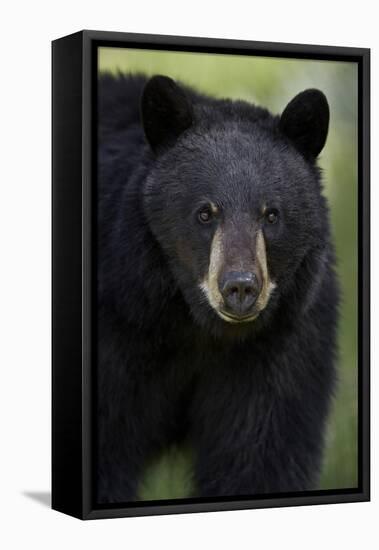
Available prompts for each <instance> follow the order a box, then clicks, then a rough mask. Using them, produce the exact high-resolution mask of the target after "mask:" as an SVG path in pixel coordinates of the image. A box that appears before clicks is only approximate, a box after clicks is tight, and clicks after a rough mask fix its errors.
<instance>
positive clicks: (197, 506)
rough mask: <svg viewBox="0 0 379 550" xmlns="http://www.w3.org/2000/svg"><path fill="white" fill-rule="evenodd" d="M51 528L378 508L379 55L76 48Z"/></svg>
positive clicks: (115, 40)
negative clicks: (374, 273)
mask: <svg viewBox="0 0 379 550" xmlns="http://www.w3.org/2000/svg"><path fill="white" fill-rule="evenodd" d="M52 54H53V69H52V71H53V72H52V74H53V91H52V93H53V151H52V152H53V360H52V362H53V371H52V376H53V385H52V430H53V433H52V506H53V508H54V509H55V510H59V511H61V512H64V513H67V514H70V515H73V516H76V517H78V518H82V519H94V518H106V517H108V518H110V517H120V516H136V515H149V514H171V513H184V512H195V511H216V510H238V509H244V508H262V507H276V506H294V505H306V504H321V503H322V504H325V503H339V502H355V501H365V500H368V499H369V479H370V458H369V433H370V423H369V422H370V418H369V407H370V405H369V403H370V385H369V215H370V210H369V70H370V69H369V59H370V57H369V50H367V49H359V48H345V47H334V46H333V47H330V46H310V45H295V44H275V43H262V42H245V41H234V40H216V39H206V38H187V37H172V36H152V35H139V34H124V33H114V32H98V31H83V32H79V33H76V34H73V35H70V36H66V37H64V38H61V39H58V40H56V41H54V42H53V49H52Z"/></svg>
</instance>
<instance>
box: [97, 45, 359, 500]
mask: <svg viewBox="0 0 379 550" xmlns="http://www.w3.org/2000/svg"><path fill="white" fill-rule="evenodd" d="M98 55H99V71H100V72H105V71H107V72H113V73H115V72H118V71H121V72H123V73H135V72H138V73H141V72H142V73H145V74H147V75H153V74H163V75H167V76H170V77H172V78H174V79H178V80H181V81H183V82H184V83H186V84H189V85H192V86H194V87H195V88H197V89H198V90H199V91H203V92H207V93H209V94H212V95H214V96H215V97H218V98H221V97H229V98H235V99H245V100H247V101H250V102H253V103H256V104H258V105H262V106H264V107H267V108H268V109H270V110H271V111H272V112H273V113H281V112H282V110H283V109H284V107H285V106H286V104H287V103H288V101H290V100H291V99H292V97H293V96H295V95H296V94H297V93H298V92H300V91H302V90H304V89H306V88H319V89H320V90H322V91H323V92H324V93H325V94H326V96H327V98H328V101H329V105H330V110H331V122H330V131H329V136H328V140H327V144H326V147H325V149H324V150H323V151H322V153H321V155H320V158H319V165H320V166H321V167H322V168H323V174H324V192H325V195H326V196H327V198H328V200H329V204H330V207H331V220H332V229H333V234H334V238H335V244H336V249H337V260H338V275H339V280H340V284H341V288H342V305H341V312H340V313H341V314H340V325H339V334H338V343H339V362H338V376H339V383H338V389H337V392H336V398H335V401H334V404H333V410H332V414H331V416H330V421H329V425H328V434H327V443H326V452H325V458H324V465H323V471H322V476H321V479H320V488H321V489H336V488H352V487H356V486H357V186H358V182H357V105H358V104H357V93H358V92H357V82H358V79H357V74H358V72H357V64H355V63H349V62H335V61H311V60H305V61H304V60H297V59H284V58H269V57H247V56H229V55H228V56H226V55H217V54H212V55H209V54H198V53H196V54H194V53H183V52H161V51H151V50H135V49H133V50H132V49H124V48H100V49H99V54H98ZM192 463H193V461H192V457H191V451H190V450H189V449H176V448H172V449H168V450H167V453H165V455H164V456H162V457H161V458H160V459H158V460H157V461H156V462H155V463H153V464H151V465H149V466H148V468H147V471H146V475H145V477H144V480H143V482H142V483H141V487H140V498H141V499H144V500H155V499H162V498H181V497H187V496H189V495H190V494H191V467H192Z"/></svg>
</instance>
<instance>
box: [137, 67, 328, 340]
mask: <svg viewBox="0 0 379 550" xmlns="http://www.w3.org/2000/svg"><path fill="white" fill-rule="evenodd" d="M141 110H142V121H143V126H144V131H145V135H146V138H147V141H148V142H149V144H150V147H151V149H152V152H153V154H154V156H155V161H154V162H153V163H152V168H151V170H150V173H149V175H148V177H147V178H146V181H145V185H144V189H143V203H144V208H145V212H146V217H147V220H148V223H149V226H150V229H151V231H152V233H153V234H154V235H155V238H156V239H157V241H158V243H159V244H160V246H161V248H162V250H163V251H164V253H165V255H166V258H167V260H168V264H169V266H170V269H171V271H172V273H173V275H174V277H173V279H174V280H175V281H176V282H177V285H178V287H179V289H180V291H181V293H182V295H183V296H184V298H185V300H186V302H187V304H188V306H189V308H190V310H191V313H192V315H193V317H194V319H195V320H196V321H197V322H198V323H199V324H200V325H201V326H203V327H205V328H208V329H210V330H211V331H213V332H215V333H218V334H220V333H221V334H222V335H225V334H226V333H228V332H229V333H230V334H238V335H239V336H241V335H242V334H248V333H249V332H251V330H256V329H259V328H260V327H262V326H264V324H265V323H266V322H267V321H268V320H269V318H270V317H271V316H272V315H273V314H274V312H275V309H276V308H277V307H278V304H279V303H280V301H281V299H282V298H283V297H285V296H286V295H287V294H289V293H290V291H291V289H292V288H293V286H294V285H295V286H296V285H299V281H300V277H299V276H298V271H299V269H300V267H301V266H303V265H304V262H306V261H307V258H308V257H311V255H312V254H314V253H315V251H318V252H319V253H320V254H321V253H322V250H323V249H324V248H325V246H326V244H327V242H328V239H329V235H328V231H326V229H325V228H326V227H328V220H327V208H326V204H325V201H324V198H323V197H322V194H321V185H320V173H319V170H318V168H317V166H316V165H315V160H316V157H317V155H318V154H319V152H320V151H321V149H322V147H323V146H324V143H325V140H326V137H327V132H328V122H329V108H328V104H327V101H326V98H325V96H324V95H323V94H322V93H321V92H319V91H317V90H307V91H305V92H302V93H301V94H299V95H298V96H296V97H295V98H294V99H293V100H292V101H291V102H290V103H289V104H288V105H287V107H286V109H285V110H284V112H283V114H282V116H281V117H274V116H272V115H270V113H269V112H268V111H266V110H264V109H259V108H257V107H254V106H252V105H249V104H248V103H245V102H230V101H223V100H220V101H218V102H217V101H214V100H212V102H209V103H207V101H197V98H196V96H192V97H191V95H190V94H189V93H188V92H186V90H185V89H184V88H181V87H179V86H178V85H176V84H175V83H174V82H173V81H172V80H171V79H168V78H167V77H159V76H158V77H153V78H152V79H150V81H149V82H148V83H147V84H146V86H145V89H144V93H143V97H142V105H141ZM308 268H309V267H308Z"/></svg>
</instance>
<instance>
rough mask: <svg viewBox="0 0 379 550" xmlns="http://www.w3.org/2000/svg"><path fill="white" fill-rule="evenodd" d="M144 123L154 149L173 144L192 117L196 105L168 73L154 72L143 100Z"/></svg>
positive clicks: (147, 137) (146, 87) (189, 124)
mask: <svg viewBox="0 0 379 550" xmlns="http://www.w3.org/2000/svg"><path fill="white" fill-rule="evenodd" d="M141 114H142V124H143V128H144V131H145V135H146V139H147V141H148V142H149V144H150V146H151V148H152V149H153V151H155V152H157V151H158V150H159V149H160V148H162V147H165V146H167V145H170V144H172V143H173V142H175V140H176V139H177V138H178V137H179V136H180V134H181V133H182V132H184V130H186V129H187V128H189V127H190V126H191V124H192V121H193V109H192V104H191V102H190V100H189V99H188V98H187V96H186V94H185V92H184V91H183V90H182V88H180V87H179V86H178V85H177V84H176V83H175V82H174V81H173V80H172V79H171V78H168V77H167V76H159V75H158V76H153V77H152V78H150V80H149V81H148V82H147V83H146V85H145V88H144V90H143V93H142V100H141Z"/></svg>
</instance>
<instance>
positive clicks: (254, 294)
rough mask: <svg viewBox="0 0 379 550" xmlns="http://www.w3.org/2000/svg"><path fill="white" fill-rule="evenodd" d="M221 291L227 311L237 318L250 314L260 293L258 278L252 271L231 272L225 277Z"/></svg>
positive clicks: (221, 282)
mask: <svg viewBox="0 0 379 550" xmlns="http://www.w3.org/2000/svg"><path fill="white" fill-rule="evenodd" d="M219 289H220V292H221V294H222V297H223V298H224V303H225V306H226V308H227V310H228V311H229V312H230V313H232V314H233V315H236V316H237V317H243V316H244V315H246V314H247V313H248V312H249V310H250V309H251V308H252V307H253V305H254V304H255V302H256V300H257V298H258V296H259V292H260V288H259V283H258V278H257V276H256V275H255V274H254V273H252V272H250V271H229V272H228V273H226V274H225V275H223V277H222V279H221V281H220V283H219Z"/></svg>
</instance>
